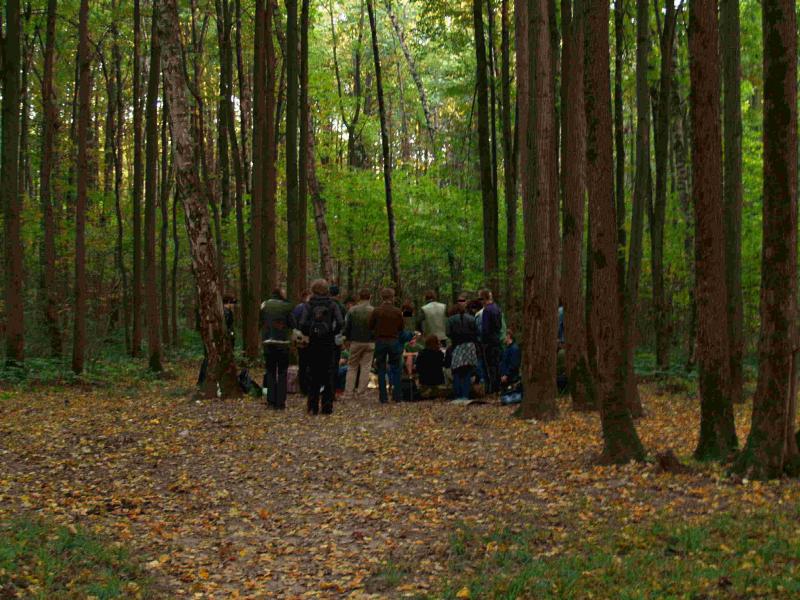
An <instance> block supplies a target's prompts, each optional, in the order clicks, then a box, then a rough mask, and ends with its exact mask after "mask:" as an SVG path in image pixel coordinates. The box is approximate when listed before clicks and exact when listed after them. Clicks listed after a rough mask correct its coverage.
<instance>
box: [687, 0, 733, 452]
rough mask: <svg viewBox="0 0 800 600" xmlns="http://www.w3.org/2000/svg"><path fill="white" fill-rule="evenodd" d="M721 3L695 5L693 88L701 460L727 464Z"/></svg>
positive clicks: (694, 1) (729, 418)
mask: <svg viewBox="0 0 800 600" xmlns="http://www.w3.org/2000/svg"><path fill="white" fill-rule="evenodd" d="M718 57H719V31H718V24H717V3H716V2H715V1H713V0H690V2H689V72H690V73H689V75H690V81H691V86H692V93H691V116H692V196H693V198H694V216H695V227H696V236H695V265H696V267H695V268H696V271H695V277H696V283H695V288H696V291H695V297H696V299H697V323H698V328H697V359H698V363H699V364H698V366H699V390H700V440H699V442H698V445H697V448H696V449H695V457H696V458H698V459H701V460H725V459H727V457H728V455H729V453H730V452H731V451H733V450H735V449H736V445H737V440H736V429H735V426H734V422H733V407H732V405H731V398H730V391H729V388H728V382H729V377H730V345H729V343H728V325H727V324H728V315H727V305H728V293H727V288H726V285H725V232H724V224H723V200H722V138H721V131H720V114H719V113H720V106H719V100H720V72H719V60H718Z"/></svg>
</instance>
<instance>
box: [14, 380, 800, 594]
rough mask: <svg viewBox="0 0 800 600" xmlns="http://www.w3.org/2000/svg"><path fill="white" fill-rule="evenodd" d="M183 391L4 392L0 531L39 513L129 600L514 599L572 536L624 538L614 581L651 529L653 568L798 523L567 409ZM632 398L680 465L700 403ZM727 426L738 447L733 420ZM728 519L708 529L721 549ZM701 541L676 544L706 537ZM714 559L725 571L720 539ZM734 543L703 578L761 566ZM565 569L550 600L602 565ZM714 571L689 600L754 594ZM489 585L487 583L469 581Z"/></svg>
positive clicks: (642, 428)
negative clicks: (517, 411)
mask: <svg viewBox="0 0 800 600" xmlns="http://www.w3.org/2000/svg"><path fill="white" fill-rule="evenodd" d="M193 377H194V372H193V370H190V369H189V368H188V367H187V368H184V369H181V370H179V371H178V372H177V373H175V374H174V375H173V376H172V377H171V378H169V379H166V380H163V381H158V380H147V381H139V382H136V383H130V384H121V385H118V386H116V387H114V388H112V389H109V388H106V387H93V386H70V387H64V388H55V387H34V388H32V389H27V390H22V389H20V388H14V387H10V388H7V389H5V390H4V391H2V392H0V525H4V524H8V523H10V522H14V520H18V519H20V518H25V519H45V520H46V521H47V522H53V523H56V524H61V525H66V526H69V527H70V530H71V531H76V529H75V528H80V531H86V532H89V533H90V534H91V535H96V536H99V539H102V540H107V541H109V543H112V544H115V545H116V546H118V545H123V546H125V547H128V548H130V549H131V556H132V557H133V559H134V560H136V561H137V562H138V563H139V564H140V565H141V569H142V572H143V573H144V574H145V575H146V577H145V578H144V579H143V583H142V584H141V585H140V584H139V583H135V582H131V583H130V584H129V585H128V587H125V588H123V589H124V590H127V592H125V593H123V596H125V597H130V596H136V595H137V594H141V595H144V596H149V597H157V598H162V597H163V598H172V597H175V598H191V597H196V598H231V597H254V598H260V597H276V598H345V597H352V598H369V597H374V598H384V597H406V596H408V597H425V596H428V597H433V598H436V597H443V596H449V597H457V598H469V597H472V598H477V597H509V598H513V597H516V596H517V592H515V591H514V590H515V589H516V590H517V591H519V590H522V592H521V594H522V595H521V596H520V597H545V596H546V594H545V593H544V592H543V593H542V594H538V595H533V593H532V592H531V595H530V596H526V594H527V593H528V592H526V591H525V590H528V591H530V590H531V589H534V588H531V587H530V586H531V585H532V584H531V583H530V578H528V579H525V580H524V581H522V582H520V581H518V580H514V581H512V580H511V579H509V577H508V576H507V575H508V573H507V571H509V570H511V571H514V573H515V574H517V573H518V572H519V571H520V569H521V568H528V567H530V565H531V564H532V562H531V561H536V560H554V557H555V558H557V557H564V556H578V555H581V552H583V551H585V549H586V548H587V546H586V544H587V543H588V544H591V545H593V547H596V548H601V549H602V548H606V547H611V546H613V547H614V548H618V546H619V544H620V543H622V546H621V547H622V551H619V552H616V551H615V552H616V553H612V554H613V556H610V558H609V560H610V563H609V564H610V565H611V568H613V567H614V566H615V565H616V567H617V568H622V567H624V565H625V563H623V561H625V560H628V558H626V556H637V555H636V552H637V551H640V550H642V548H644V547H645V546H647V545H650V544H652V543H653V541H652V539H657V538H658V539H660V538H659V537H658V536H661V537H663V538H664V539H666V540H667V541H666V542H665V547H664V548H661V549H655V550H653V552H652V553H650V551H649V550H648V551H647V552H648V553H649V554H652V559H653V560H654V561H655V562H659V563H660V562H663V561H664V560H668V559H669V560H671V559H672V558H674V559H676V560H678V561H683V560H684V559H685V558H686V555H687V553H689V554H691V553H692V552H695V551H698V552H699V551H700V550H701V549H702V548H699V547H698V548H699V549H698V548H695V547H694V546H692V544H693V543H695V542H692V539H688V541H687V540H685V539H684V537H686V536H685V535H684V536H683V537H681V534H680V532H679V533H678V534H677V535H676V536H673V537H674V539H673V537H670V536H671V534H670V535H666V534H664V531H666V530H663V531H662V530H661V529H656V530H654V529H653V527H654V526H655V524H658V523H660V522H662V521H663V520H664V519H667V520H668V521H669V522H670V523H672V524H673V525H675V524H676V523H677V525H676V526H677V527H679V528H680V527H681V526H682V525H680V524H690V523H703V522H705V521H707V520H709V519H714V518H717V517H719V516H720V515H725V514H734V513H733V512H732V511H735V513H736V514H744V515H761V514H763V513H762V511H764V510H765V508H770V509H771V510H773V511H775V510H777V511H780V510H783V509H782V508H781V507H794V508H792V509H791V510H795V511H796V510H797V508H796V507H797V506H798V501H800V485H798V484H797V483H795V482H779V483H774V484H763V485H760V484H757V483H754V482H746V481H745V482H736V481H732V480H731V479H730V478H728V477H726V476H725V474H724V472H723V471H722V470H721V469H720V468H719V467H716V466H711V465H697V464H693V463H691V461H689V462H690V465H691V466H692V469H693V472H692V473H688V474H680V475H676V474H669V473H659V470H658V467H657V465H656V464H654V463H646V464H643V465H628V466H624V467H599V466H596V465H594V462H593V461H594V458H595V457H596V456H597V455H598V454H599V452H600V450H601V437H600V428H599V421H598V416H597V414H585V413H584V414H582V413H573V412H572V411H571V410H570V409H569V406H568V403H567V402H566V401H563V402H562V403H561V416H560V418H559V419H558V420H556V421H553V422H549V423H539V422H534V421H522V420H518V419H515V418H513V417H512V412H513V409H512V408H506V407H500V406H497V405H475V406H469V407H463V406H452V405H449V404H446V403H432V402H423V403H414V404H399V405H395V404H390V405H386V406H381V405H379V404H378V403H377V400H376V399H375V398H370V399H368V400H364V401H360V402H341V401H340V402H337V404H336V405H335V413H334V414H333V415H332V416H328V417H325V416H319V417H310V416H307V415H306V414H305V412H304V401H303V400H302V399H301V398H300V397H291V398H290V400H289V408H288V409H287V410H286V411H285V412H276V411H270V410H267V409H266V408H265V406H264V405H263V403H262V402H261V401H260V400H255V399H252V398H247V399H241V400H231V401H208V400H202V401H198V400H195V399H191V398H190V395H191V383H192V379H193ZM641 393H642V399H643V402H644V406H645V410H646V413H647V416H646V418H644V419H642V420H641V421H640V422H639V432H640V435H641V436H642V439H643V442H644V444H645V446H646V447H647V449H648V451H649V452H650V453H651V454H655V453H656V452H660V451H664V450H667V449H673V450H674V451H675V453H676V454H677V455H678V456H679V457H681V458H683V459H688V457H689V456H690V455H691V451H692V449H693V444H694V442H695V440H696V435H697V430H698V424H699V411H698V407H697V402H696V400H694V399H690V398H688V397H687V395H686V394H680V395H678V394H670V393H666V392H662V391H660V390H659V388H658V387H657V386H655V385H642V386H641ZM736 413H737V423H738V425H739V432H740V435H741V438H740V439H741V440H744V439H745V433H746V431H745V425H746V423H747V422H748V420H749V416H748V415H749V408H748V407H747V406H741V407H737V411H736ZM786 510H790V508H786ZM788 516H789V517H792V518H791V519H789V520H788V521H787V522H788V523H789V526H788V529H786V531H787V535H788V536H789V538H788V541H787V540H786V539H783V540H782V541H781V543H784V542H785V543H788V545H789V549H788V551H787V552H788V553H789V556H788V558H787V559H786V560H787V561H788V562H786V564H785V565H783V566H781V570H780V571H779V572H778V573H777V575H776V576H777V577H778V579H777V580H776V582H773V583H772V584H771V585H772V586H773V587H772V591H773V592H775V591H776V590H777V591H778V592H781V593H782V591H785V584H786V583H785V581H784V578H783V577H782V575H783V574H784V573H789V570H791V574H790V575H791V576H789V575H787V579H786V581H792V580H794V581H797V579H796V575H797V568H798V565H799V564H800V529H798V528H797V525H796V523H797V522H798V521H797V516H798V515H797V513H794V514H792V515H788ZM770 523H772V525H770ZM774 525H775V523H774V522H772V521H770V522H769V523H766V524H765V525H764V528H766V529H767V530H769V528H770V527H771V526H774ZM4 526H6V525H4ZM726 527H728V526H726V525H724V524H722V525H719V524H718V525H717V529H716V530H719V531H718V535H717V537H719V535H722V536H723V537H724V535H725V529H726ZM781 527H783V525H781ZM762 529H763V528H762ZM716 530H715V531H716ZM643 531H648V532H650V534H652V536H655V538H652V539H651V538H646V537H642V535H641V532H643ZM682 531H684V533H686V530H682ZM702 531H703V530H700V533H697V534H691V535H697V536H700V537H701V538H703V536H706V537H708V536H709V535H711V534H709V533H708V530H705V531H706V533H705V534H703V533H702ZM532 532H533V533H532ZM659 532H660V533H659ZM0 533H2V531H0ZM662 534H664V535H662ZM687 535H689V534H687ZM691 535H689V537H690V538H691ZM737 535H738V534H737ZM742 535H745V534H744V533H742ZM520 536H522V537H520ZM664 536H666V537H664ZM612 537H613V538H614V541H613V543H612V541H611V538H612ZM712 537H713V536H712ZM703 539H705V538H703ZM714 539H716V538H714ZM620 540H622V542H621V541H620ZM625 540H627V542H625ZM681 540H683V541H681ZM745 541H746V540H745ZM684 542H685V543H684ZM775 543H778V542H775ZM681 544H683V545H681ZM687 544H688V547H687ZM697 544H700V545H701V546H702V539H701V540H699V541H696V543H695V546H696V545H697ZM522 546H524V548H522ZM717 546H719V547H718V548H716V550H717V551H719V552H723V553H727V550H726V549H728V550H730V551H731V552H730V554H731V556H734V555H735V556H736V557H738V554H737V553H739V546H737V545H736V543H735V541H726V540H722V541H719V543H718V544H717ZM637 549H638V550H637ZM521 550H524V551H525V552H521ZM747 550H748V546H747V544H745V546H743V547H742V550H741V554H742V556H741V557H740V558H741V561H740V562H739V563H736V564H735V565H733V564H732V565H727V566H725V565H723V566H719V565H713V566H716V567H719V568H723V567H725V568H734V570H735V571H736V572H739V571H740V570H741V568H744V569H745V571H746V569H747V568H748V567H747V566H746V565H745V566H744V567H742V565H743V564H744V561H748V563H747V564H749V565H750V568H751V569H756V570H757V568H759V561H763V560H764V557H763V556H761V555H759V556H752V555H750V554H747ZM784 554H786V553H784ZM781 556H782V557H783V554H782V555H781ZM665 557H666V558H665ZM498 558H502V560H501V561H499V562H498V560H496V559H498ZM766 559H767V562H770V560H769V556H767V557H766ZM3 560H4V558H3V547H2V543H0V598H5V597H13V594H14V593H19V591H20V590H28V591H30V592H35V591H37V590H38V591H39V592H41V590H42V589H44V588H43V587H42V586H45V585H46V583H43V581H42V578H43V577H44V578H45V579H46V573H44V574H43V573H39V575H36V569H33V570H32V571H31V570H30V569H28V570H27V571H25V572H24V573H23V572H21V571H20V572H17V573H14V572H11V573H10V574H9V572H10V570H11V569H12V568H13V565H12V566H11V567H9V566H8V565H9V564H11V563H10V562H9V559H8V557H7V556H6V558H5V560H6V562H7V564H6V569H5V570H4V569H3V567H4V564H3V562H2V561H3ZM781 560H783V558H782V559H781ZM515 561H516V562H515ZM708 562H709V564H710V562H711V560H710V559H709V560H708ZM771 562H773V563H775V559H774V557H773V560H772V561H771ZM570 564H571V566H570V567H569V569H572V571H574V570H575V569H577V572H576V573H572V571H570V570H569V569H567V571H568V572H567V571H565V573H566V574H565V575H564V577H565V578H566V579H564V580H563V581H560V582H557V581H554V580H553V581H549V583H547V586H546V589H545V591H547V593H553V594H555V595H554V596H553V597H589V596H591V595H592V593H591V592H589V593H588V596H587V594H586V589H587V588H585V587H583V588H575V589H582V590H583V593H581V592H576V591H575V589H573V590H572V592H570V593H566V592H564V590H565V589H566V588H563V587H559V586H565V585H566V586H570V585H573V586H574V584H575V581H576V580H577V579H579V578H580V577H581V576H586V577H590V576H591V574H592V573H593V572H596V573H600V572H601V571H602V569H601V567H602V565H600V566H598V565H588V566H586V565H582V563H579V562H575V563H574V564H572V563H570ZM781 564H783V563H781ZM557 566H558V565H554V567H553V568H556V567H557ZM645 566H646V565H645ZM562 567H564V565H563V564H561V565H560V567H559V568H562ZM606 567H608V565H606ZM606 567H603V568H606ZM39 570H40V571H41V569H39ZM504 572H505V574H504ZM570 573H572V575H570ZM715 573H716V572H712V573H711V574H710V575H709V574H708V573H706V574H704V575H703V577H705V579H707V580H708V581H707V582H706V583H707V584H708V585H709V586H711V588H709V589H711V592H712V593H709V594H706V595H695V597H697V598H700V597H713V596H715V595H717V594H718V593H722V592H725V591H726V590H734V589H738V588H739V586H740V585H742V586H750V587H749V588H748V587H744V588H742V595H741V596H732V595H731V596H726V597H755V596H757V595H758V594H754V595H753V594H750V593H749V592H753V590H755V591H756V592H758V591H759V590H756V589H755V588H753V587H752V586H753V585H754V584H753V583H752V581H750V582H749V583H748V581H745V582H744V583H741V584H740V582H739V580H738V579H735V576H734V574H733V573H731V574H730V575H725V574H724V573H723V574H722V575H720V576H717V575H716V574H715ZM607 574H608V573H607V572H606V575H607ZM630 575H631V574H630V573H629V576H630ZM515 576H516V575H515ZM498 577H499V579H500V580H504V581H501V582H500V583H498V584H497V586H498V587H495V588H492V589H491V590H488V589H484V588H480V586H486V585H487V583H486V582H487V581H490V580H491V581H494V580H495V579H498ZM531 577H535V574H534V575H531ZM570 577H571V579H570ZM4 578H5V581H4ZM15 578H16V579H15ZM25 578H27V581H23V580H24V579H25ZM504 578H505V579H504ZM565 582H566V583H565ZM123 583H124V582H123ZM462 584H463V585H462ZM48 585H49V584H48ZM64 585H65V586H67V587H65V588H64V589H65V590H66V589H68V586H69V582H67V583H64ZM509 586H511V587H509ZM514 586H517V588H514ZM519 586H522V587H519ZM53 589H55V588H53ZM481 589H483V591H481ZM559 589H560V590H561V592H564V593H561V592H558V590H559ZM589 589H591V588H589ZM595 589H601V588H599V587H597V588H595ZM498 590H499V591H498ZM509 590H510V591H509ZM4 592H5V594H7V595H6V596H4ZM731 593H732V592H731ZM737 593H738V592H737ZM759 593H760V592H759ZM798 593H800V591H798ZM598 594H599V595H596V596H595V597H600V598H602V597H607V596H605V595H604V593H603V592H599V593H598ZM779 595H780V593H778V594H777V596H779ZM51 597H59V596H58V595H57V594H55V595H53V596H51ZM62 597H65V598H66V597H72V596H69V594H68V592H66V591H65V592H64V595H63V596H62ZM653 597H659V596H658V595H656V596H653ZM677 597H680V596H677ZM687 597H689V596H687ZM764 597H776V595H770V594H767V595H766V596H764ZM787 597H790V596H787ZM794 597H796V596H794Z"/></svg>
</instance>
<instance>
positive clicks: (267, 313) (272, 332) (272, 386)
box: [261, 288, 295, 409]
mask: <svg viewBox="0 0 800 600" xmlns="http://www.w3.org/2000/svg"><path fill="white" fill-rule="evenodd" d="M294 328H295V322H294V317H293V316H292V305H291V303H289V302H287V301H286V296H285V295H284V293H283V290H282V289H280V288H276V289H274V290H273V291H272V297H271V298H270V299H269V300H267V301H266V302H263V303H262V304H261V340H262V342H263V344H264V365H265V367H266V372H265V373H264V387H265V388H266V390H267V406H269V407H270V408H275V409H284V408H286V381H287V372H288V370H289V348H290V346H291V334H292V331H293V330H294Z"/></svg>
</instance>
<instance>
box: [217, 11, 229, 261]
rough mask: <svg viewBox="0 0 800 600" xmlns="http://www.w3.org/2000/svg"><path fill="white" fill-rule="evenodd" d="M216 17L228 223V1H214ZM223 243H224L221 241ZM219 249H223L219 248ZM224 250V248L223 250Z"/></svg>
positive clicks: (219, 139)
mask: <svg viewBox="0 0 800 600" xmlns="http://www.w3.org/2000/svg"><path fill="white" fill-rule="evenodd" d="M214 5H215V9H216V15H217V46H218V50H219V100H218V102H217V160H218V161H219V162H218V167H219V189H220V192H221V199H222V206H221V208H222V213H221V217H222V221H223V222H226V223H227V221H228V215H230V212H231V165H230V157H229V155H228V151H229V145H228V143H229V140H228V137H229V136H228V120H229V118H228V107H229V100H230V97H231V92H232V90H231V88H230V87H229V82H230V77H229V76H228V67H229V66H230V63H229V61H228V57H229V52H228V50H229V48H230V37H231V28H230V20H229V19H228V18H227V13H228V8H227V7H228V0H214ZM223 243H224V241H223ZM220 248H223V247H222V246H220ZM223 250H224V248H223Z"/></svg>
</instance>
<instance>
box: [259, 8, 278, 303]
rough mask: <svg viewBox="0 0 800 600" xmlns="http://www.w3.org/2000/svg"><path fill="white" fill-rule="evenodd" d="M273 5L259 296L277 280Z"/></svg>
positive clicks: (268, 25)
mask: <svg viewBox="0 0 800 600" xmlns="http://www.w3.org/2000/svg"><path fill="white" fill-rule="evenodd" d="M274 9H275V5H274V4H273V3H272V2H271V1H269V0H267V5H266V8H265V17H264V20H265V26H264V42H265V45H266V54H267V56H266V69H267V88H266V90H265V92H264V95H265V96H266V111H267V112H266V115H265V118H266V124H265V125H264V127H265V129H264V132H265V133H264V140H263V145H264V163H265V164H264V172H263V178H264V180H263V181H264V182H263V186H264V201H263V203H262V207H263V209H262V213H261V226H262V227H263V228H264V237H263V239H262V243H261V268H262V275H261V295H262V297H263V298H269V295H270V293H271V292H272V289H273V288H274V287H275V286H276V285H277V283H278V259H277V241H276V240H277V229H278V221H277V217H276V214H275V205H276V200H275V199H276V195H277V189H278V170H277V166H276V163H277V160H278V158H277V157H278V140H277V135H276V132H277V131H278V125H277V120H276V114H278V113H279V112H280V111H278V110H277V106H276V102H277V101H276V98H275V66H276V64H277V63H276V60H275V44H274V42H273V40H272V29H273V20H274V18H273V17H274V14H275V12H274Z"/></svg>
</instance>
